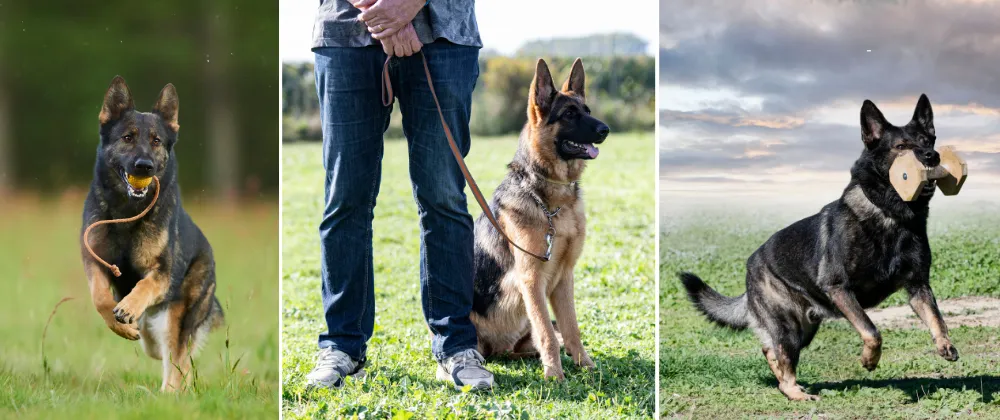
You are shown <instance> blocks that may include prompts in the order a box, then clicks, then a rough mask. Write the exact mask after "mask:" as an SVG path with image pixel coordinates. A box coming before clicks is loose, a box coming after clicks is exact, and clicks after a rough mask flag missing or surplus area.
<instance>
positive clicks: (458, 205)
mask: <svg viewBox="0 0 1000 420" xmlns="http://www.w3.org/2000/svg"><path fill="white" fill-rule="evenodd" d="M422 51H423V52H424V53H426V57H427V62H428V65H429V67H430V70H431V76H432V78H433V80H434V87H435V90H436V91H437V94H438V97H439V99H440V100H441V108H442V109H443V111H444V117H445V120H446V121H447V122H448V125H449V126H450V127H451V129H452V134H453V135H454V137H455V140H456V141H457V142H458V143H459V148H460V149H461V150H462V154H463V155H464V154H467V153H468V152H469V146H470V144H469V143H470V135H469V115H470V112H471V107H472V91H473V89H474V88H475V85H476V80H477V79H478V78H479V49H478V48H475V47H466V46H461V45H455V44H451V43H448V42H443V41H439V42H435V43H433V44H428V45H425V46H424V47H423V50H422ZM314 52H315V56H316V90H317V93H318V94H319V102H320V112H321V119H322V125H323V165H324V168H325V169H326V184H325V206H324V209H323V219H322V222H321V223H320V227H319V233H320V239H321V248H322V272H321V275H322V277H323V310H324V312H325V313H324V315H325V317H326V326H327V331H326V332H324V333H322V334H320V335H319V347H320V348H326V347H332V348H334V349H337V350H340V351H343V352H344V353H347V354H348V355H350V356H351V357H353V358H355V359H356V360H359V359H361V358H363V357H364V355H365V353H366V350H367V346H366V343H367V341H368V339H369V338H370V337H371V336H372V332H373V328H374V323H375V290H374V289H375V279H374V270H373V267H372V265H373V264H372V221H373V219H374V214H375V213H374V210H375V201H376V197H378V191H379V183H380V181H381V176H382V151H383V133H384V132H385V130H386V129H387V128H388V127H389V114H390V113H391V112H392V107H384V106H382V102H381V96H380V95H381V92H382V85H381V79H380V77H381V74H382V64H383V63H384V62H385V59H386V55H385V53H383V52H382V50H381V48H379V47H366V48H318V49H315V50H314ZM390 78H391V80H392V86H393V89H394V91H395V93H396V96H397V102H396V103H397V104H398V106H399V108H400V110H401V111H402V113H403V133H404V134H405V136H406V139H407V145H408V150H409V162H410V164H409V166H410V167H409V172H410V182H411V183H412V186H413V196H414V199H415V200H416V203H417V210H418V214H419V217H420V294H421V303H422V304H423V312H424V318H425V319H426V321H427V324H428V325H429V326H430V329H431V332H432V333H433V339H432V341H431V351H432V352H433V354H434V357H435V358H436V359H437V360H442V359H444V358H446V357H448V356H451V355H453V354H455V353H458V352H460V351H463V350H465V349H469V348H475V347H476V344H477V343H476V330H475V327H474V326H473V325H472V321H471V320H470V319H469V313H470V312H471V310H472V287H473V286H472V281H473V273H474V271H473V270H474V267H473V260H472V258H473V257H472V255H473V233H472V232H473V226H472V217H471V216H470V215H469V212H468V207H467V204H466V197H465V192H464V188H465V179H464V178H463V177H462V173H461V171H460V170H459V168H458V164H457V163H456V162H455V160H454V159H455V158H454V157H453V156H452V153H451V149H450V148H449V146H448V140H447V138H446V137H445V135H444V131H442V127H441V121H440V118H439V117H438V113H437V109H436V108H435V106H434V102H433V99H432V97H431V93H430V89H429V88H428V87H427V78H426V76H425V75H424V68H423V63H422V62H421V59H420V56H419V55H413V56H410V57H405V58H394V59H393V60H392V64H391V65H390Z"/></svg>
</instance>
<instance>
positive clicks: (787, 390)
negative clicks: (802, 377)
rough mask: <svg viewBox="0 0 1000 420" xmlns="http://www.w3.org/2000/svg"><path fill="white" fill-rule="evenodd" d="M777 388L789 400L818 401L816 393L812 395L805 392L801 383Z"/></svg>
mask: <svg viewBox="0 0 1000 420" xmlns="http://www.w3.org/2000/svg"><path fill="white" fill-rule="evenodd" d="M778 389H779V390H780V391H781V393H782V394H785V396H786V397H788V400H789V401H819V400H820V398H819V396H818V395H812V394H808V393H806V389H805V388H803V387H802V386H801V385H791V386H788V387H781V386H779V387H778Z"/></svg>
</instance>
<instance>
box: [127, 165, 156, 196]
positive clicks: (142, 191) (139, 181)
mask: <svg viewBox="0 0 1000 420" xmlns="http://www.w3.org/2000/svg"><path fill="white" fill-rule="evenodd" d="M119 172H121V176H122V180H124V181H125V186H126V188H127V189H128V195H129V196H130V197H133V198H142V197H145V196H146V192H147V191H149V184H150V183H151V182H153V177H151V176H146V177H141V176H136V175H132V174H130V173H128V172H125V170H124V169H122V170H120V171H119Z"/></svg>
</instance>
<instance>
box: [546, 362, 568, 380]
mask: <svg viewBox="0 0 1000 420" xmlns="http://www.w3.org/2000/svg"><path fill="white" fill-rule="evenodd" d="M545 379H552V380H555V381H559V382H562V381H564V380H566V375H565V374H564V373H563V369H562V367H561V366H545Z"/></svg>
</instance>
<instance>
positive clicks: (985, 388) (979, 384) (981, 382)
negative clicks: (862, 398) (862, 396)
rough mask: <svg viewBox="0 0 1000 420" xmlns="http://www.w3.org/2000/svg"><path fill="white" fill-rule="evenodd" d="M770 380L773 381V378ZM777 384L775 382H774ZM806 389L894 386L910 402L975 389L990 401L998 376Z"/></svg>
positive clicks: (998, 388)
mask: <svg viewBox="0 0 1000 420" xmlns="http://www.w3.org/2000/svg"><path fill="white" fill-rule="evenodd" d="M771 382H774V381H773V380H772V381H771ZM774 385H775V386H777V382H774ZM804 385H805V386H806V388H807V389H810V390H811V391H814V392H817V393H818V392H819V391H822V390H824V389H829V390H836V391H846V390H849V389H852V388H857V387H865V388H895V389H898V390H900V391H903V392H904V393H906V395H907V396H908V397H909V398H910V402H917V401H918V400H919V399H920V398H926V396H927V395H929V394H931V393H933V392H935V391H937V390H938V389H951V390H954V391H963V390H977V391H979V392H980V393H981V394H982V401H983V402H984V403H987V404H988V403H990V402H992V401H993V394H994V393H997V392H1000V377H998V376H983V375H979V376H968V377H953V378H902V379H879V380H871V379H863V380H854V379H852V380H847V381H840V382H818V383H814V384H804Z"/></svg>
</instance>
